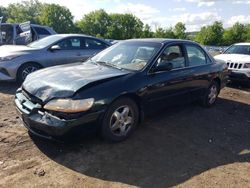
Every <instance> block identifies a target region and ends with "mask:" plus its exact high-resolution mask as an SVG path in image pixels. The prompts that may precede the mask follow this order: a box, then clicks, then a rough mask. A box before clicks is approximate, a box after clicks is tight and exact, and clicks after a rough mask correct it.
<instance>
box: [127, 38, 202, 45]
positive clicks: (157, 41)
mask: <svg viewBox="0 0 250 188" xmlns="http://www.w3.org/2000/svg"><path fill="white" fill-rule="evenodd" d="M126 41H135V42H136V41H138V42H140V41H141V42H155V43H162V44H167V43H171V42H186V43H192V44H197V43H196V42H193V41H191V40H183V39H168V38H144V39H129V40H126Z"/></svg>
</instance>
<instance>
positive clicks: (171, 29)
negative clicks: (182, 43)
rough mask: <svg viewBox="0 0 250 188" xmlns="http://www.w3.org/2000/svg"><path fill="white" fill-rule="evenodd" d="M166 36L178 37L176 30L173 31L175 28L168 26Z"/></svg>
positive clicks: (170, 37)
mask: <svg viewBox="0 0 250 188" xmlns="http://www.w3.org/2000/svg"><path fill="white" fill-rule="evenodd" d="M165 38H169V39H174V38H176V36H175V34H174V31H173V28H172V27H170V28H167V29H166V30H165Z"/></svg>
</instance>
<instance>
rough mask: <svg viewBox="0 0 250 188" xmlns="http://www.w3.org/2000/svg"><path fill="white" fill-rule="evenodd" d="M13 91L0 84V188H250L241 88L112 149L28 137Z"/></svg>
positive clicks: (153, 119)
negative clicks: (206, 107) (16, 106)
mask: <svg viewBox="0 0 250 188" xmlns="http://www.w3.org/2000/svg"><path fill="white" fill-rule="evenodd" d="M16 89H17V86H16V85H15V84H10V83H0V177H1V178H0V187H18V188H19V187H95V188H96V187H104V188H105V187H107V188H110V187H111V188H113V187H133V186H135V187H149V188H151V187H170V186H176V187H192V188H193V187H225V188H228V187H250V163H249V162H250V136H249V134H250V89H249V88H243V87H240V88H237V87H236V88H235V86H231V87H227V88H225V89H223V91H222V92H221V94H220V97H219V100H218V102H217V104H216V105H215V106H214V107H213V108H209V109H205V108H202V107H200V106H199V105H197V104H189V105H183V106H178V107H174V108H171V109H166V110H163V111H160V112H158V113H155V114H154V115H152V116H150V117H147V118H146V119H145V121H144V122H143V123H142V124H141V125H140V126H139V127H138V129H137V131H136V132H135V134H133V136H132V137H131V138H129V139H128V140H126V141H124V142H122V143H118V144H111V143H107V142H105V141H103V140H101V139H99V138H98V137H96V136H95V135H91V136H90V137H89V138H79V140H78V142H75V143H71V144H62V143H53V142H48V141H44V140H40V139H37V138H34V137H30V136H29V134H28V133H27V130H26V129H25V128H24V127H23V125H22V124H21V122H20V120H19V118H18V116H17V114H16V111H15V106H14V102H13V99H14V96H13V94H14V92H15V90H16Z"/></svg>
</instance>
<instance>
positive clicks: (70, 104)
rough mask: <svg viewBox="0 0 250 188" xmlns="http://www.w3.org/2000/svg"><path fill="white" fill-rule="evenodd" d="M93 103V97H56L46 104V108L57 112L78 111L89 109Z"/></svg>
mask: <svg viewBox="0 0 250 188" xmlns="http://www.w3.org/2000/svg"><path fill="white" fill-rule="evenodd" d="M93 104H94V99H93V98H89V99H83V100H73V99H54V100H51V101H49V102H48V103H47V104H46V105H45V106H44V109H46V110H51V111H56V112H65V113H77V112H85V111H87V110H89V109H90V108H91V107H92V106H93Z"/></svg>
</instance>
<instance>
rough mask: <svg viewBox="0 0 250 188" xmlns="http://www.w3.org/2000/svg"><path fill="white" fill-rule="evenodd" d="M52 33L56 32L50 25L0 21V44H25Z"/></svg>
mask: <svg viewBox="0 0 250 188" xmlns="http://www.w3.org/2000/svg"><path fill="white" fill-rule="evenodd" d="M54 34H56V32H55V31H54V30H53V29H52V28H51V27H48V26H42V25H36V24H30V23H29V22H25V23H21V24H11V23H1V24H0V45H6V44H7V45H27V44H29V43H31V42H32V41H35V40H38V39H41V38H44V37H46V36H49V35H54ZM0 53H1V52H0Z"/></svg>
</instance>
